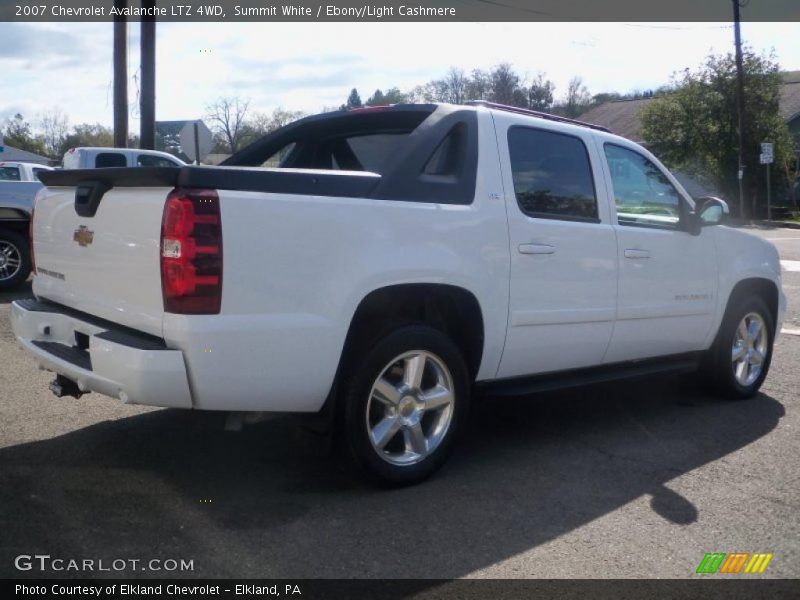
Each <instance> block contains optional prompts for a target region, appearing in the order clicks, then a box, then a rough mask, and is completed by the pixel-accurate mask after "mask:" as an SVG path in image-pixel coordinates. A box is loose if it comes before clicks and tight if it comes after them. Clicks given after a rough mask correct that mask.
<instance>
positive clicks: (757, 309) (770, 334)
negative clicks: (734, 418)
mask: <svg viewBox="0 0 800 600" xmlns="http://www.w3.org/2000/svg"><path fill="white" fill-rule="evenodd" d="M751 314H756V315H758V316H759V317H760V318H761V320H762V321H763V324H764V327H763V328H764V330H765V331H764V334H765V336H766V352H765V353H764V358H763V362H762V363H761V370H760V372H759V374H758V376H757V377H756V378H755V379H754V380H753V381H752V382H750V383H747V384H746V385H744V384H743V383H742V382H741V381H739V380H738V379H737V377H736V375H735V367H734V362H733V360H732V358H733V348H734V341H735V339H736V336H737V329H738V328H739V325H740V323H741V322H742V321H743V320H744V318H745V317H746V316H748V315H751ZM774 337H775V321H774V319H773V316H772V313H771V312H770V310H769V307H768V306H767V304H766V302H764V300H762V299H761V298H759V297H758V296H750V297H740V298H734V299H732V300H731V303H730V304H729V305H728V308H727V310H726V311H725V317H724V318H723V320H722V325H721V326H720V330H719V333H718V334H717V339H716V342H715V343H714V347H713V348H712V349H711V359H712V360H710V361H709V365H708V374H709V383H711V385H712V387H713V390H714V391H715V392H716V394H717V395H719V396H720V397H723V398H728V399H731V400H741V399H744V398H752V397H753V396H755V394H756V393H757V392H758V390H759V388H760V387H761V384H762V383H764V379H765V378H766V377H767V373H768V372H769V366H770V363H771V362H772V344H773V341H774Z"/></svg>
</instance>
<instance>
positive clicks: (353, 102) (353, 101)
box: [345, 88, 363, 108]
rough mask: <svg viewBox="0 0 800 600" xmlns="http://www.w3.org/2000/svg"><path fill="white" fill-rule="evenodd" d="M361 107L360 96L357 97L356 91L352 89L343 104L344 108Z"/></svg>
mask: <svg viewBox="0 0 800 600" xmlns="http://www.w3.org/2000/svg"><path fill="white" fill-rule="evenodd" d="M362 106H363V105H362V104H361V96H359V95H358V90H357V89H356V88H353V89H352V90H351V91H350V95H349V96H348V97H347V103H346V104H345V107H346V108H361V107H362Z"/></svg>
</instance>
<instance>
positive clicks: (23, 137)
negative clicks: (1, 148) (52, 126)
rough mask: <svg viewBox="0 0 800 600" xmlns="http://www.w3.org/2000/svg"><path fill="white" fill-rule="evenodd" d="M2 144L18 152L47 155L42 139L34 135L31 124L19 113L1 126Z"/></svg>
mask: <svg viewBox="0 0 800 600" xmlns="http://www.w3.org/2000/svg"><path fill="white" fill-rule="evenodd" d="M3 142H4V143H5V144H6V145H7V146H11V147H13V148H17V149H19V150H26V151H28V152H34V153H36V154H41V155H45V154H46V153H47V150H46V148H45V142H44V139H43V137H42V136H38V135H34V134H33V133H32V131H31V124H30V123H28V122H27V121H26V120H25V118H24V117H23V116H22V115H21V114H19V113H17V114H16V115H14V116H13V117H11V118H9V119H7V120H6V123H5V125H4V126H3Z"/></svg>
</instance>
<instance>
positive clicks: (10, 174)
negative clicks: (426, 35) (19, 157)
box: [0, 167, 20, 181]
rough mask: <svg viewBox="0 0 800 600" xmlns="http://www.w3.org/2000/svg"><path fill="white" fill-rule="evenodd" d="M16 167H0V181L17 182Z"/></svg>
mask: <svg viewBox="0 0 800 600" xmlns="http://www.w3.org/2000/svg"><path fill="white" fill-rule="evenodd" d="M19 180H20V176H19V168H18V167H0V181H19Z"/></svg>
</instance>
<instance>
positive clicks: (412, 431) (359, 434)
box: [340, 325, 469, 485]
mask: <svg viewBox="0 0 800 600" xmlns="http://www.w3.org/2000/svg"><path fill="white" fill-rule="evenodd" d="M360 356H361V358H360V359H356V361H354V364H353V366H352V367H351V369H350V375H349V376H348V377H346V378H345V384H344V390H343V396H342V398H341V400H342V406H341V409H342V411H343V422H342V426H343V431H341V432H340V433H341V434H342V446H343V450H344V451H345V455H346V458H347V459H348V460H349V462H350V463H351V464H352V465H353V466H355V467H356V468H357V469H358V470H359V471H360V472H361V473H363V474H364V475H366V476H367V477H368V478H369V479H371V480H373V481H375V482H377V483H381V484H388V485H408V484H411V483H416V482H418V481H421V480H422V479H425V478H426V477H428V476H429V475H431V474H432V473H433V472H434V471H436V470H437V469H439V468H440V467H441V466H442V464H444V462H445V460H446V459H447V457H448V455H449V454H450V452H451V450H452V447H453V442H454V440H455V438H456V436H457V434H458V432H459V429H460V427H461V423H462V421H463V416H464V415H465V413H466V411H467V405H468V402H469V380H468V374H467V368H466V366H465V364H464V360H463V358H462V356H461V353H460V352H459V349H458V347H457V346H456V345H455V344H454V343H453V342H452V340H450V338H449V337H447V336H446V335H445V334H443V333H442V332H440V331H438V330H436V329H433V328H431V327H427V326H421V325H412V326H406V327H402V328H400V329H397V330H395V331H394V332H392V333H390V334H388V335H386V336H385V337H383V338H382V339H380V340H378V341H377V342H376V343H374V344H373V345H372V347H371V348H368V349H366V351H365V352H362V353H361V355H360Z"/></svg>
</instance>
